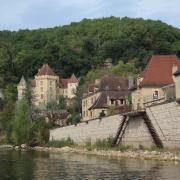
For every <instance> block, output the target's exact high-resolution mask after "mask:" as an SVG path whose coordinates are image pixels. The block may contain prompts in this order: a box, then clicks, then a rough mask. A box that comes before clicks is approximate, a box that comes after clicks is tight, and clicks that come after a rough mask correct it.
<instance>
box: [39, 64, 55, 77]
mask: <svg viewBox="0 0 180 180" xmlns="http://www.w3.org/2000/svg"><path fill="white" fill-rule="evenodd" d="M43 75H50V76H56V74H55V73H54V71H53V70H52V69H51V67H50V66H49V65H48V64H43V66H42V67H41V68H40V69H39V71H38V73H37V76H43Z"/></svg>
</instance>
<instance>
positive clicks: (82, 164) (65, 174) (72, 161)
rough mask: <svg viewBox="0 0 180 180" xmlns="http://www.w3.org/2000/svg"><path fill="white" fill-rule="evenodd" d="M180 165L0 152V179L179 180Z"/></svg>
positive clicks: (41, 153) (50, 154)
mask: <svg viewBox="0 0 180 180" xmlns="http://www.w3.org/2000/svg"><path fill="white" fill-rule="evenodd" d="M179 169H180V164H175V163H172V162H171V163H167V162H158V161H143V160H133V159H119V160H117V159H107V158H102V157H95V156H86V155H79V154H56V153H44V152H16V151H9V152H4V151H2V152H0V179H3V180H4V179H12V180H15V179H18V180H19V179H22V180H31V179H37V180H46V179H47V180H49V179H50V180H56V179H58V180H59V179H61V180H63V179H67V180H81V179H82V180H101V179H105V180H106V179H112V180H116V179H117V180H119V179H122V180H140V179H142V180H161V179H162V180H165V179H167V180H179V179H180V178H179V177H180V172H179Z"/></svg>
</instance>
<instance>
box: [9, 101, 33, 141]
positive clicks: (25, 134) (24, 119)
mask: <svg viewBox="0 0 180 180" xmlns="http://www.w3.org/2000/svg"><path fill="white" fill-rule="evenodd" d="M30 128H31V122H30V110H29V106H28V103H27V100H26V99H22V100H19V101H18V102H17V105H16V111H15V119H14V122H13V135H12V137H13V141H14V143H15V144H17V145H21V144H23V143H28V140H29V132H30Z"/></svg>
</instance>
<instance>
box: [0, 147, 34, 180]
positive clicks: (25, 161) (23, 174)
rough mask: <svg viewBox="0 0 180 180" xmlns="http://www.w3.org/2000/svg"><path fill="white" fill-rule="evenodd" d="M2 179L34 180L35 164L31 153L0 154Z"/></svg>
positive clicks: (11, 152) (13, 152)
mask: <svg viewBox="0 0 180 180" xmlns="http://www.w3.org/2000/svg"><path fill="white" fill-rule="evenodd" d="M0 159H2V161H0V174H1V176H0V179H1V177H2V178H3V179H12V180H16V179H18V180H19V179H22V180H24V179H25V180H30V179H33V178H32V177H33V171H34V164H33V161H32V155H31V153H25V152H20V151H8V152H6V153H4V154H2V153H1V152H0Z"/></svg>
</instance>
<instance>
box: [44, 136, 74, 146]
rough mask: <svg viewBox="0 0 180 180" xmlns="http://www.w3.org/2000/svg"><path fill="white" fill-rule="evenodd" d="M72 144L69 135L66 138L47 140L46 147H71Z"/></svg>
mask: <svg viewBox="0 0 180 180" xmlns="http://www.w3.org/2000/svg"><path fill="white" fill-rule="evenodd" d="M74 145H75V143H74V141H73V140H72V139H71V138H70V137H68V138H67V139H61V140H54V141H49V142H48V144H47V146H48V147H56V148H61V147H65V146H68V147H72V146H74Z"/></svg>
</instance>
